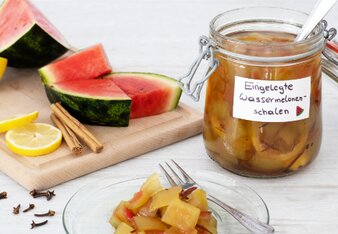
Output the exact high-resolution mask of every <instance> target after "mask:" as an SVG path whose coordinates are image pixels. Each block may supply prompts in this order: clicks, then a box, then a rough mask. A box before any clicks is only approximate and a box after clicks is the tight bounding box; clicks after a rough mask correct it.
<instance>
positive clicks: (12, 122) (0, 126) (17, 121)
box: [0, 111, 39, 133]
mask: <svg viewBox="0 0 338 234" xmlns="http://www.w3.org/2000/svg"><path fill="white" fill-rule="evenodd" d="M38 116H39V112H38V111H34V112H32V113H29V114H20V115H16V116H12V117H9V118H7V119H4V120H1V121H0V133H1V132H6V131H8V130H10V129H12V128H17V127H20V126H24V125H26V124H28V123H31V122H33V121H34V120H35V119H36V118H37V117H38Z"/></svg>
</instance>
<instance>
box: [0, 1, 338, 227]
mask: <svg viewBox="0 0 338 234" xmlns="http://www.w3.org/2000/svg"><path fill="white" fill-rule="evenodd" d="M33 2H34V3H35V5H37V6H38V7H39V8H40V9H41V10H42V11H43V12H44V13H45V14H46V15H47V16H48V18H49V19H50V20H51V21H52V22H53V23H54V24H55V25H56V26H57V28H59V30H60V31H61V32H62V33H63V34H64V36H65V37H66V38H67V39H68V41H69V42H70V43H71V44H72V45H74V46H76V47H78V48H82V47H86V46H90V45H92V44H94V43H98V42H101V43H103V45H104V46H105V48H106V51H107V54H108V56H109V59H110V61H111V64H112V65H113V68H114V69H115V71H146V72H158V73H164V74H166V75H169V76H173V77H179V76H180V75H182V74H185V73H186V71H187V68H188V66H189V65H190V63H191V62H192V60H193V59H194V58H195V56H196V55H197V39H198V37H199V36H200V35H201V34H208V24H209V22H210V20H211V19H212V18H213V17H214V16H215V15H216V14H218V13H220V12H223V11H226V10H229V9H233V8H238V7H246V6H257V5H269V6H279V7H286V8H293V9H298V10H302V11H306V12H309V11H310V10H311V7H312V6H313V5H314V2H315V1H314V0H297V1H296V0H274V1H272V0H270V1H268V0H266V1H254V0H233V1H230V0H228V1H226V0H222V1H221V0H170V1H169V0H114V1H113V0H96V1H94V0H72V1H69V0H57V1H56V0H34V1H33ZM327 19H328V20H329V22H330V25H332V26H336V27H338V6H336V7H335V8H334V9H333V10H332V12H331V13H330V14H329V16H328V17H327ZM8 72H10V70H9V71H8ZM27 72H30V71H27ZM37 79H38V77H37ZM324 81H325V82H324V87H323V90H324V101H323V109H324V138H323V144H322V148H321V151H320V154H319V156H318V158H317V159H316V160H315V161H314V162H313V163H312V164H311V165H310V166H309V167H308V168H306V170H304V171H302V172H300V173H297V174H295V175H292V176H288V177H284V178H279V179H269V180H266V179H250V178H245V177H240V176H237V175H234V174H232V173H230V172H227V171H225V170H223V169H222V168H220V167H219V166H218V165H217V164H216V163H214V162H213V161H211V160H210V159H209V158H208V156H207V155H206V153H205V150H204V146H203V140H202V137H201V135H199V136H196V137H193V138H190V139H188V140H185V141H182V142H180V143H177V144H174V145H171V146H168V147H165V148H163V149H161V150H157V151H154V152H151V153H148V154H145V155H143V156H141V157H137V158H135V159H132V160H129V161H126V162H123V163H120V164H118V165H115V166H112V167H110V168H106V169H103V170H100V171H98V172H95V173H92V174H90V175H87V176H84V177H82V178H79V179H75V180H73V181H70V182H67V183H65V184H62V185H59V186H56V187H55V188H54V189H55V192H56V194H57V196H56V197H55V198H54V199H53V200H52V201H50V202H49V203H46V202H45V201H44V200H40V199H39V200H32V199H31V198H30V196H29V195H28V192H27V191H26V190H25V189H23V188H22V187H21V186H19V185H18V184H16V182H14V181H13V180H12V179H10V178H9V177H7V176H6V175H4V174H2V173H1V172H0V190H1V191H4V190H6V191H7V192H8V193H9V198H8V199H7V200H1V201H0V233H9V234H12V233H14V234H21V233H37V234H46V233H48V234H56V233H64V231H63V226H62V210H63V208H64V206H65V204H66V203H67V201H68V199H69V198H70V197H71V196H72V194H73V193H75V192H76V191H77V190H78V189H79V188H80V187H82V186H83V185H85V184H87V183H88V182H92V181H95V180H98V179H100V178H101V177H102V176H106V175H115V176H116V177H120V176H125V175H131V174H132V173H133V174H144V173H150V172H152V171H154V170H158V166H157V165H158V163H159V162H163V161H164V160H168V159H170V158H174V159H177V161H178V162H180V163H181V164H182V165H183V166H184V167H187V168H189V169H191V170H196V171H197V170H199V169H204V170H206V169H207V170H212V171H216V172H219V173H221V174H224V175H227V176H229V177H231V178H234V179H237V180H239V181H242V182H244V183H246V184H248V185H249V186H251V187H252V188H254V189H255V190H256V191H257V192H258V193H259V194H260V195H261V196H262V197H263V199H264V200H265V201H266V203H267V205H268V207H269V209H270V214H271V224H272V225H273V226H275V228H276V231H277V233H338V160H337V151H338V144H337V143H338V125H337V120H338V110H337V104H338V94H337V93H338V86H334V85H333V84H332V83H329V82H327V80H326V79H324ZM0 85H1V83H0ZM0 98H1V94H0ZM201 100H202V101H200V102H199V103H194V102H193V101H191V100H189V99H188V98H187V97H183V98H182V101H183V102H185V103H189V104H190V105H191V106H194V107H196V108H198V109H200V110H201V111H203V105H204V101H203V100H204V99H203V97H202V99H201ZM0 156H1V157H5V155H0ZM19 202H20V203H21V205H22V206H26V205H28V203H29V202H34V203H35V204H36V205H38V206H39V207H40V209H37V210H36V212H38V211H44V210H45V209H49V208H50V209H54V210H56V212H57V215H56V217H54V218H51V219H50V220H49V224H48V225H46V226H44V227H41V228H37V229H34V230H30V229H29V228H30V222H31V214H30V213H27V214H21V215H20V216H14V215H12V214H11V212H12V207H13V206H16V205H17V203H19ZM46 204H47V206H46V207H45V208H42V207H43V206H44V205H46ZM84 205H85V204H84Z"/></svg>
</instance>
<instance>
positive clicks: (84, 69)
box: [39, 44, 112, 85]
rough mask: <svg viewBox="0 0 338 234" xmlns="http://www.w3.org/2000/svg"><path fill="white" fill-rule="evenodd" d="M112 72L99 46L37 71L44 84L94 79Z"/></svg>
mask: <svg viewBox="0 0 338 234" xmlns="http://www.w3.org/2000/svg"><path fill="white" fill-rule="evenodd" d="M111 71H112V69H111V66H110V64H109V61H108V59H107V56H106V54H105V52H104V49H103V47H102V45H101V44H97V45H94V46H92V47H90V48H87V49H84V50H80V51H78V52H76V53H74V54H72V55H70V56H68V57H65V58H61V59H59V60H56V61H55V62H52V63H50V64H48V65H46V66H44V67H42V68H40V69H39V73H40V76H41V78H42V80H43V82H44V84H46V85H49V84H53V83H57V82H63V81H70V80H84V79H95V78H98V77H101V76H103V75H106V74H108V73H110V72H111Z"/></svg>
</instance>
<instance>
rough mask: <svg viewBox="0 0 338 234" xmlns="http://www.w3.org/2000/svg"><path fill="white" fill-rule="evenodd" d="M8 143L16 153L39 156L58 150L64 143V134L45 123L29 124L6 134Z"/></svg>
mask: <svg viewBox="0 0 338 234" xmlns="http://www.w3.org/2000/svg"><path fill="white" fill-rule="evenodd" d="M5 138H6V143H7V145H8V147H9V148H10V150H12V151H13V152H14V153H16V154H19V155H24V156H39V155H43V154H49V153H51V152H53V151H54V150H56V149H57V148H58V147H59V146H60V144H61V141H62V133H61V131H60V130H59V129H57V128H56V127H54V126H52V125H49V124H44V123H29V124H26V125H24V126H21V127H18V128H14V129H12V130H9V131H8V132H7V133H6V136H5Z"/></svg>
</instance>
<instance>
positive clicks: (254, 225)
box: [208, 195, 275, 233]
mask: <svg viewBox="0 0 338 234" xmlns="http://www.w3.org/2000/svg"><path fill="white" fill-rule="evenodd" d="M208 199H209V200H210V201H213V202H214V203H216V204H217V205H219V206H220V207H222V208H223V209H225V210H226V211H227V212H228V213H229V214H231V215H232V216H233V217H234V218H235V219H236V220H237V221H238V222H239V223H241V224H242V225H243V226H244V227H246V228H247V229H248V230H249V231H251V232H253V233H274V232H275V229H274V228H273V227H272V226H270V225H269V224H266V223H263V222H261V221H259V220H258V219H256V218H253V217H251V216H249V215H247V214H244V213H242V212H241V211H239V210H236V209H234V208H232V207H231V206H229V205H227V204H225V203H224V202H222V201H221V200H219V199H217V198H216V197H214V196H212V195H208Z"/></svg>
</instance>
